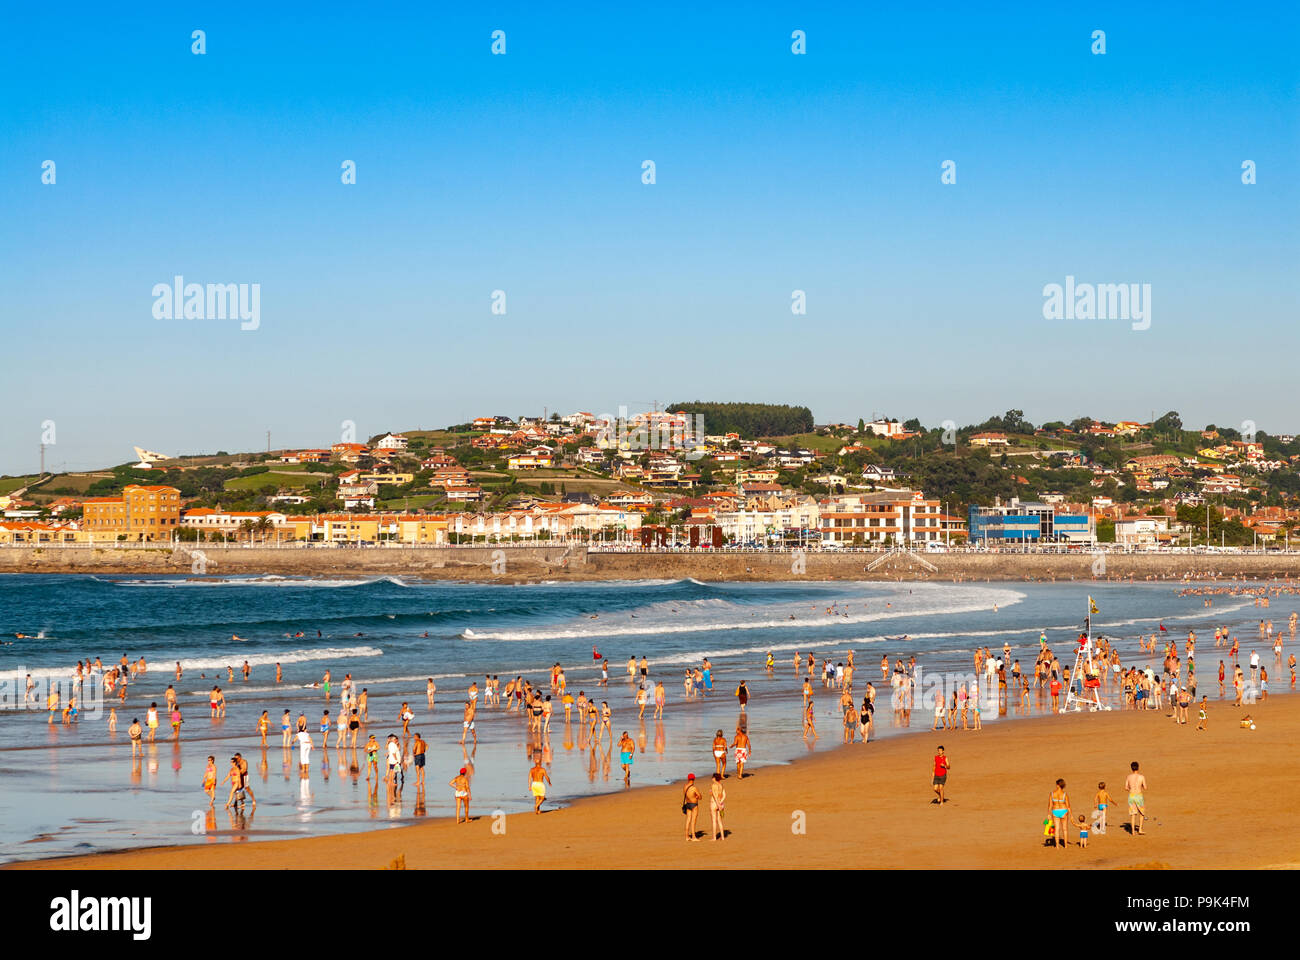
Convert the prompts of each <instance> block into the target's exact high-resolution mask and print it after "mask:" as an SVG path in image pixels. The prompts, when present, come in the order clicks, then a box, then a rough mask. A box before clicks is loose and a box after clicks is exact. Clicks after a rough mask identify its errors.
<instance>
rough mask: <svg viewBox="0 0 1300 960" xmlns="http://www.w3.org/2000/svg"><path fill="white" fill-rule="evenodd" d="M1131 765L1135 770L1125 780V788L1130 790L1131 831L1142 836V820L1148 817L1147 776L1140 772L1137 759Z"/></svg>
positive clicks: (1134, 834)
mask: <svg viewBox="0 0 1300 960" xmlns="http://www.w3.org/2000/svg"><path fill="white" fill-rule="evenodd" d="M1129 767H1130V769H1131V770H1132V771H1133V772H1132V773H1130V774H1129V775H1128V778H1127V779H1126V780H1125V781H1124V789H1126V790H1127V791H1128V822H1129V833H1130V834H1131V835H1133V836H1139V837H1140V836H1142V821H1143V820H1145V819H1146V818H1147V810H1146V790H1147V778H1146V777H1144V776H1142V774H1140V773H1138V763H1137V761H1136V760H1134V761H1133V762H1132V763H1131V764H1129Z"/></svg>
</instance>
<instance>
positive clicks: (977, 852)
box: [9, 696, 1300, 870]
mask: <svg viewBox="0 0 1300 960" xmlns="http://www.w3.org/2000/svg"><path fill="white" fill-rule="evenodd" d="M886 709H887V707H886ZM1247 712H1249V713H1251V715H1252V716H1254V717H1255V719H1256V722H1257V727H1258V729H1256V730H1255V731H1250V730H1244V729H1241V727H1240V726H1239V725H1238V721H1239V719H1240V718H1241V716H1243V715H1244V714H1245V713H1247ZM924 713H925V712H924V711H920V710H918V711H916V712H915V713H914V715H913V722H914V725H918V726H920V727H922V728H924V726H925V724H926V722H927V721H928V720H929V719H930V718H929V717H924V718H923V714H924ZM1190 716H1191V720H1190V722H1189V723H1188V724H1187V725H1185V726H1179V725H1176V724H1175V723H1174V722H1173V721H1172V720H1170V719H1167V718H1166V715H1165V711H1164V710H1151V711H1146V712H1143V713H1134V712H1132V711H1129V712H1119V711H1116V712H1110V713H1102V714H1091V715H1089V714H1074V715H1070V716H1052V717H1045V718H1041V719H1034V720H1027V721H1024V722H1019V723H1007V724H999V725H996V726H992V727H989V728H987V729H985V730H983V731H981V732H979V733H975V732H963V731H949V732H945V733H925V732H923V731H922V732H918V733H916V734H910V735H905V736H900V737H893V738H889V739H887V740H883V741H880V742H873V743H871V744H869V745H867V746H863V745H862V744H861V743H859V744H857V745H855V746H852V747H846V748H844V749H835V750H827V751H824V752H823V751H821V750H819V752H818V753H816V754H815V755H812V756H809V757H806V758H804V759H800V760H798V761H796V762H795V763H793V764H791V765H788V766H781V767H766V768H762V769H760V770H759V771H758V772H757V773H756V774H755V775H753V776H752V777H750V776H747V777H746V778H745V780H744V781H743V782H738V781H737V780H736V778H735V777H734V775H733V776H732V777H730V778H729V779H728V780H727V783H726V786H727V793H728V798H727V815H726V828H727V830H728V831H729V834H730V835H729V837H728V839H727V840H726V841H724V842H719V843H710V842H709V841H708V839H707V836H705V837H704V838H703V839H702V841H701V842H699V843H693V844H692V843H688V842H687V840H686V838H685V829H684V818H683V817H682V815H681V811H680V796H681V787H680V786H679V785H674V786H668V787H646V788H643V789H633V790H629V791H626V792H624V793H621V794H615V795H609V796H602V797H592V798H587V799H582V800H578V801H576V802H575V803H574V804H573V805H572V806H570V807H567V808H565V809H561V810H555V811H550V812H544V813H543V814H542V815H541V816H535V815H533V814H511V815H509V816H506V817H504V818H494V817H493V816H492V811H491V810H490V809H481V808H478V807H475V808H473V809H472V810H471V812H472V813H473V815H474V816H475V819H474V821H473V822H472V823H470V824H468V825H465V824H461V825H456V824H454V823H452V822H451V821H449V820H438V821H431V822H429V823H427V824H420V825H417V826H412V827H401V828H392V829H385V830H378V831H372V832H368V833H361V834H348V835H339V836H326V837H312V838H306V839H300V840H287V841H276V840H271V841H259V842H256V843H248V844H242V845H240V844H228V843H222V844H215V845H213V846H210V847H195V846H186V847H166V848H154V849H147V850H136V851H130V852H124V853H111V854H98V855H94V856H88V857H71V858H66V859H59V860H48V861H33V862H28V863H22V864H15V865H13V866H11V867H10V868H9V869H50V868H54V869H106V870H119V869H227V868H242V869H284V868H307V869H312V868H319V869H331V868H344V869H368V868H372V869H377V868H383V867H386V866H388V865H389V864H390V863H391V862H392V861H394V860H395V859H397V858H399V857H401V858H404V861H405V866H406V867H407V868H409V869H416V868H456V869H468V868H492V867H510V868H519V867H527V866H530V865H537V864H541V865H548V866H561V867H569V868H602V869H618V868H664V867H667V868H676V867H733V868H789V867H804V868H825V867H895V868H945V867H961V868H983V869H1017V868H1074V867H1093V868H1096V867H1106V868H1139V869H1161V868H1226V869H1242V868H1247V869H1253V868H1269V867H1274V868H1279V867H1291V868H1294V867H1297V866H1300V834H1298V833H1297V831H1295V830H1294V829H1293V824H1292V822H1291V821H1290V814H1293V813H1295V812H1296V810H1297V809H1298V808H1300V801H1297V799H1296V793H1295V769H1296V765H1295V763H1294V760H1293V752H1294V746H1293V745H1294V743H1295V742H1296V741H1297V739H1298V738H1300V697H1293V696H1281V697H1275V698H1274V699H1273V700H1271V701H1269V702H1268V703H1263V704H1255V705H1253V706H1250V707H1244V708H1234V707H1232V706H1231V702H1230V701H1229V702H1227V703H1215V702H1213V701H1212V702H1211V704H1210V728H1209V730H1208V731H1204V732H1200V731H1197V730H1195V729H1194V727H1195V724H1196V711H1195V709H1193V710H1192V711H1190ZM838 733H839V731H838V730H831V729H824V730H823V731H822V735H823V738H822V744H823V745H824V746H829V745H830V743H831V742H832V741H831V738H832V737H833V736H835V737H838ZM938 743H943V744H944V745H945V746H946V747H947V753H948V756H949V758H950V760H951V761H952V772H951V775H950V776H949V778H948V795H949V797H950V798H951V799H950V802H949V803H947V804H944V805H943V806H942V807H939V806H937V805H935V804H932V803H931V802H930V800H931V799H932V798H933V792H932V788H931V785H930V774H931V758H932V756H933V753H934V747H935V745H936V744H938ZM1132 760H1138V761H1139V762H1140V763H1141V765H1142V772H1143V773H1144V774H1145V775H1146V777H1147V782H1148V788H1147V793H1146V797H1147V810H1148V813H1149V815H1150V816H1151V817H1152V818H1153V820H1151V821H1149V822H1148V823H1147V824H1146V828H1145V829H1146V833H1147V835H1146V836H1141V837H1134V836H1130V835H1129V833H1128V832H1127V830H1126V829H1124V825H1125V824H1127V811H1126V803H1125V800H1126V794H1125V792H1124V778H1125V776H1126V775H1127V774H1128V772H1129V762H1130V761H1132ZM711 769H712V764H711V760H710V758H709V757H708V754H707V744H703V743H702V744H701V749H700V760H699V762H698V765H697V766H695V767H694V772H695V773H696V775H697V776H698V777H700V778H701V779H702V780H703V779H706V778H707V776H708V775H709V773H711ZM451 772H452V771H449V770H448V771H442V770H431V771H430V775H429V781H430V790H431V791H444V792H449V788H447V787H446V786H444V783H445V780H446V779H447V778H448V777H449V776H450V774H451ZM687 772H690V771H687V770H683V771H682V774H683V777H684V775H685V774H686V773H687ZM1057 777H1063V778H1065V780H1066V783H1067V787H1068V791H1069V794H1070V798H1071V800H1072V802H1073V807H1074V813H1075V814H1077V813H1079V812H1083V813H1085V814H1089V815H1090V813H1091V810H1092V799H1093V795H1094V793H1095V792H1096V787H1097V781H1098V780H1105V781H1106V782H1107V788H1108V789H1109V791H1110V793H1111V795H1112V797H1114V798H1115V800H1116V801H1117V807H1116V808H1113V809H1112V811H1111V812H1112V816H1111V818H1110V830H1109V832H1108V833H1107V834H1106V835H1105V836H1100V837H1094V838H1093V839H1091V840H1090V841H1089V846H1088V848H1087V849H1086V850H1080V849H1079V848H1078V846H1077V845H1073V846H1071V848H1069V849H1068V850H1065V851H1059V850H1054V849H1050V848H1048V847H1045V846H1044V845H1043V842H1044V841H1043V827H1042V824H1043V820H1044V818H1045V817H1046V816H1047V812H1046V810H1047V799H1048V795H1049V793H1050V791H1051V789H1052V785H1053V783H1054V781H1055V779H1056V778H1057ZM634 782H635V767H634ZM702 789H703V790H704V791H705V794H706V797H707V789H708V788H707V785H704V786H703V787H702ZM410 792H411V790H410V788H408V794H409V793H410ZM523 794H524V786H523V783H522V777H521V795H523ZM702 807H703V809H702V810H701V811H700V829H701V830H702V831H704V832H706V833H707V831H708V829H709V814H708V809H707V803H706V804H704V805H702ZM800 813H801V814H802V822H803V823H804V824H805V825H806V830H805V832H803V833H797V832H796V831H795V829H793V827H794V826H796V825H797V824H798V823H799V822H800V819H801V818H800ZM494 826H495V831H494ZM503 828H504V829H503ZM1071 839H1072V840H1074V839H1075V833H1074V832H1073V831H1072V832H1071Z"/></svg>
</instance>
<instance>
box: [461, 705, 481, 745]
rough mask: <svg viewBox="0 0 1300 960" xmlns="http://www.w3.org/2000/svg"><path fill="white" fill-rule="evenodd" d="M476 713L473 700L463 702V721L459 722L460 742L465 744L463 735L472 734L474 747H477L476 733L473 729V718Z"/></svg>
mask: <svg viewBox="0 0 1300 960" xmlns="http://www.w3.org/2000/svg"><path fill="white" fill-rule="evenodd" d="M477 712H478V705H477V703H476V702H475V701H473V700H466V701H465V714H464V719H463V720H462V721H461V725H460V726H461V729H460V742H461V745H462V746H464V744H465V734H467V733H469V734H472V735H473V737H474V746H476V747H477V746H478V732H477V731H476V730H475V729H474V716H475V714H476V713H477Z"/></svg>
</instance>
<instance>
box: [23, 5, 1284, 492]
mask: <svg viewBox="0 0 1300 960" xmlns="http://www.w3.org/2000/svg"><path fill="white" fill-rule="evenodd" d="M275 6H276V7H277V9H276V10H270V11H268V10H264V9H261V8H259V6H257V5H252V4H248V5H235V6H232V5H230V4H211V5H206V4H192V5H175V4H144V5H140V6H136V5H132V6H131V7H130V8H129V9H127V10H117V9H104V8H102V7H100V6H92V5H81V6H78V5H76V4H72V5H70V6H64V7H61V8H60V9H59V12H58V14H57V15H56V16H55V15H51V14H50V12H49V11H48V10H46V9H37V8H23V9H16V8H11V9H10V12H8V13H7V14H6V17H5V20H6V22H5V24H4V29H3V30H0V77H2V78H3V79H2V80H0V83H2V84H3V88H4V90H5V91H6V95H5V96H4V97H3V98H0V131H3V134H4V136H3V142H4V149H3V151H0V333H2V334H3V341H2V342H3V343H4V352H5V354H6V359H7V362H6V364H5V373H4V379H3V384H4V388H3V401H4V408H5V429H4V430H3V431H0V473H19V472H27V471H31V470H33V469H34V468H35V467H36V465H37V463H38V455H39V454H38V445H39V442H40V437H41V430H42V428H41V424H42V422H43V421H46V420H53V421H54V422H55V425H56V430H57V433H56V444H55V445H54V446H53V447H51V448H50V449H49V451H48V452H47V464H49V465H51V466H54V467H56V468H59V467H66V468H68V469H80V468H88V467H93V466H99V465H104V464H106V463H118V462H123V461H125V460H126V459H127V458H128V457H129V456H130V448H131V446H132V445H133V444H140V445H142V446H145V447H148V448H151V449H155V450H161V451H165V452H171V453H191V452H201V451H207V452H211V451H215V450H218V449H226V450H231V451H233V450H247V449H258V448H261V447H263V446H264V445H265V442H266V441H265V432H266V431H267V430H268V429H269V430H271V432H272V442H273V444H274V445H275V446H276V447H281V446H307V445H321V444H326V443H329V442H332V441H333V440H336V439H338V435H339V429H340V427H339V425H340V423H341V422H342V421H343V420H352V421H355V422H356V424H357V429H358V432H359V433H360V434H362V435H369V434H372V433H376V432H380V431H383V430H385V429H390V428H391V429H411V428H416V427H432V426H441V425H445V424H448V423H454V422H461V421H464V420H466V419H469V418H471V417H473V416H476V415H480V414H484V413H509V414H517V413H529V412H540V411H541V409H542V407H543V406H545V407H547V408H549V409H550V410H556V409H558V410H561V411H564V412H568V411H571V410H574V409H584V410H590V411H592V412H595V413H600V412H606V411H616V410H617V408H618V406H619V405H620V404H628V405H629V406H630V407H632V408H634V409H636V408H641V407H643V406H646V405H647V403H648V402H649V401H660V402H670V401H674V400H682V399H710V400H757V401H771V402H788V403H801V404H807V405H808V406H810V407H811V408H812V410H813V413H814V415H815V417H816V418H817V420H818V421H819V422H820V421H827V420H856V419H857V418H858V417H859V416H866V417H870V415H871V414H872V413H873V412H880V413H888V414H890V415H893V416H896V417H900V418H907V417H911V416H918V417H920V418H921V419H922V420H923V421H924V422H926V423H930V424H937V423H939V422H940V421H942V420H944V419H949V418H951V419H953V420H955V421H957V422H958V423H968V422H975V421H978V420H981V419H983V418H985V417H986V416H988V415H990V414H993V413H1001V412H1002V411H1004V410H1006V409H1008V408H1011V407H1016V408H1020V409H1023V410H1024V411H1025V413H1026V415H1027V416H1028V417H1029V418H1030V419H1031V420H1034V421H1036V422H1041V421H1043V420H1045V419H1049V418H1057V417H1061V418H1065V419H1069V418H1071V417H1074V416H1080V415H1084V414H1088V415H1092V416H1097V417H1102V418H1110V419H1116V418H1125V419H1129V418H1143V419H1145V418H1146V417H1147V416H1149V415H1150V413H1151V411H1153V410H1154V411H1155V412H1156V414H1157V415H1159V414H1160V413H1162V412H1164V411H1165V410H1168V409H1177V410H1179V411H1181V412H1182V413H1183V416H1184V419H1185V420H1186V421H1188V422H1189V423H1191V424H1195V425H1200V424H1201V423H1203V422H1206V421H1210V420H1214V421H1217V422H1219V423H1223V424H1237V423H1239V422H1240V421H1242V420H1245V419H1250V420H1254V421H1255V422H1256V423H1257V424H1258V425H1259V427H1260V428H1261V429H1264V430H1269V431H1272V432H1287V431H1300V411H1297V410H1296V405H1295V403H1294V402H1293V401H1292V399H1291V398H1292V395H1293V393H1294V387H1293V385H1292V380H1293V377H1292V375H1291V373H1290V370H1289V366H1290V365H1289V363H1288V357H1291V356H1294V355H1295V351H1296V350H1297V348H1300V324H1297V322H1296V321H1297V319H1298V318H1300V293H1298V291H1297V285H1298V284H1297V277H1300V269H1297V267H1298V264H1300V237H1298V236H1297V223H1300V188H1298V187H1297V182H1300V170H1298V169H1297V168H1298V165H1300V149H1298V148H1300V58H1297V57H1296V56H1295V53H1294V51H1295V49H1296V45H1297V42H1300V29H1298V28H1300V13H1297V7H1296V6H1295V5H1294V4H1277V5H1273V6H1270V5H1264V6H1262V7H1252V8H1250V10H1249V11H1241V10H1238V9H1234V8H1231V7H1227V6H1225V5H1215V6H1211V5H1205V6H1201V5H1196V4H1191V5H1189V4H1182V3H1180V4H1167V5H1150V6H1149V7H1148V8H1147V9H1144V10H1140V11H1134V10H1132V9H1130V8H1129V5H1127V4H1116V5H1113V6H1112V5H1089V6H1087V7H1084V6H1077V7H1070V8H1068V9H1062V10H1056V9H1043V7H1044V6H1047V5H1039V4H1026V5H1023V6H1017V5H1011V4H1006V5H998V10H997V12H988V11H986V10H980V9H975V10H974V11H972V10H971V9H970V8H963V7H960V6H957V5H945V4H938V5H935V4H926V5H917V6H916V7H915V8H914V9H912V8H909V9H907V10H901V11H900V10H892V9H875V10H863V9H862V5H858V4H853V5H844V6H834V5H826V6H822V7H819V8H817V9H816V10H813V11H808V10H806V9H805V7H804V5H802V4H788V5H778V4H757V5H755V4H746V5H743V6H742V5H736V6H734V7H731V8H728V9H724V10H719V11H717V12H709V13H701V12H699V11H698V10H695V9H693V8H692V6H689V5H682V6H672V5H653V6H650V7H644V8H642V7H636V6H632V7H627V8H626V9H622V10H618V11H614V10H610V9H606V8H605V7H604V6H598V5H591V6H589V7H583V6H571V7H568V8H567V9H566V12H563V13H560V12H551V13H542V12H539V11H537V10H536V9H535V8H534V5H524V4H519V5H510V4H498V5H489V6H485V7H482V8H478V9H474V10H472V11H469V12H464V13H462V12H452V13H446V12H443V11H440V10H437V9H432V5H429V4H424V3H419V4H415V3H412V4H385V5H382V6H381V7H379V8H377V9H376V10H375V11H373V12H372V11H370V10H367V9H366V8H365V7H358V6H356V5H353V4H348V5H338V6H336V7H331V6H330V5H328V4H325V5H321V4H311V5H303V6H301V7H296V6H294V5H284V6H283V7H281V6H280V5H275ZM972 6H973V5H972ZM194 29H203V30H205V31H206V42H207V52H206V54H205V55H203V56H195V55H193V54H192V53H191V52H190V46H191V39H190V35H191V31H192V30H194ZM497 29H500V30H504V31H505V32H506V42H507V53H506V55H505V56H493V55H491V53H490V45H491V33H492V31H493V30H497ZM795 29H802V30H804V31H806V34H807V50H808V52H807V54H806V55H804V56H795V55H792V53H791V51H790V44H791V39H790V34H791V32H792V31H793V30H795ZM1097 29H1101V30H1104V31H1105V32H1106V46H1107V52H1106V54H1105V55H1104V56H1094V55H1093V54H1092V53H1091V52H1090V46H1091V42H1092V41H1091V33H1092V31H1093V30H1097ZM647 159H649V160H653V161H654V162H655V164H656V174H657V182H656V183H655V184H654V185H645V184H643V183H642V182H641V169H642V168H641V164H642V161H644V160H647ZM45 160H54V161H55V163H56V164H57V168H56V169H57V183H56V184H54V185H52V186H50V185H44V184H42V183H41V164H42V162H43V161H45ZM344 160H353V161H355V163H356V165H357V183H356V184H355V185H346V186H345V185H343V184H341V183H340V164H341V163H342V162H343V161H344ZM945 160H953V161H955V162H956V164H957V183H956V184H955V185H952V186H946V185H943V184H942V183H941V182H940V173H941V170H940V164H941V163H942V162H943V161H945ZM1243 160H1252V161H1254V162H1255V163H1256V165H1257V177H1258V183H1256V184H1255V185H1253V186H1245V185H1243V184H1242V183H1241V163H1242V161H1243ZM176 274H181V275H183V276H184V277H185V278H186V279H187V281H191V282H199V283H209V282H211V283H241V282H243V283H259V284H261V326H260V328H259V329H257V330H256V331H241V330H240V328H239V324H238V323H237V322H232V321H228V320H157V319H155V318H154V317H153V315H152V309H151V308H152V305H153V300H152V296H151V290H152V288H153V286H154V284H156V283H169V282H170V281H171V278H172V277H173V276H174V275H176ZM1067 275H1073V276H1075V277H1076V278H1078V280H1079V281H1081V282H1082V281H1090V282H1096V283H1121V282H1133V283H1149V284H1151V287H1152V323H1151V328H1150V329H1149V330H1145V331H1133V330H1132V329H1131V327H1130V324H1129V323H1128V322H1126V321H1122V320H1104V321H1103V320H1092V321H1082V320H1075V321H1047V320H1044V319H1043V316H1042V304H1043V295H1042V288H1043V286H1044V285H1045V284H1049V283H1063V282H1064V280H1065V277H1066V276H1067ZM497 289H500V290H504V291H505V292H506V297H507V313H506V315H505V316H493V315H492V313H491V312H490V305H491V300H490V298H491V294H492V291H493V290H497ZM796 289H801V290H804V291H806V293H807V300H808V312H807V314H806V315H805V316H795V315H793V314H792V313H791V311H790V298H791V291H793V290H796Z"/></svg>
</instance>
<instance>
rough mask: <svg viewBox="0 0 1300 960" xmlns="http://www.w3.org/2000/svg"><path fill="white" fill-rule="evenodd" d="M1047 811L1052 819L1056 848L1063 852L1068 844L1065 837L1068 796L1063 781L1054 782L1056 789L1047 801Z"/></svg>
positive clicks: (1068, 816)
mask: <svg viewBox="0 0 1300 960" xmlns="http://www.w3.org/2000/svg"><path fill="white" fill-rule="evenodd" d="M1047 810H1048V813H1049V814H1050V815H1051V818H1052V824H1053V827H1054V833H1055V835H1056V846H1057V847H1059V848H1060V849H1062V850H1064V849H1065V848H1066V847H1067V846H1068V845H1069V842H1070V838H1069V836H1068V835H1067V832H1068V830H1069V826H1070V795H1069V794H1068V793H1066V792H1065V781H1064V780H1057V781H1056V788H1055V789H1054V790H1052V795H1051V796H1050V797H1048V799H1047Z"/></svg>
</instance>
